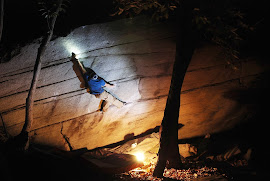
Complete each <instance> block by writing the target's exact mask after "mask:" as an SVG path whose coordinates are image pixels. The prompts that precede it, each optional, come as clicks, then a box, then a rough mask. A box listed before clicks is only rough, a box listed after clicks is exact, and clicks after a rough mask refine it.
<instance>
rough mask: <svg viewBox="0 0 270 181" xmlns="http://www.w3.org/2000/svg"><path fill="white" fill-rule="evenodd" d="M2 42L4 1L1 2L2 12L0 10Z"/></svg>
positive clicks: (0, 38)
mask: <svg viewBox="0 0 270 181" xmlns="http://www.w3.org/2000/svg"><path fill="white" fill-rule="evenodd" d="M0 11H1V12H0V13H1V14H0V42H1V40H2V34H3V26H4V0H1V10H0Z"/></svg>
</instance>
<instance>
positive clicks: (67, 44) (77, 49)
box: [63, 41, 82, 58]
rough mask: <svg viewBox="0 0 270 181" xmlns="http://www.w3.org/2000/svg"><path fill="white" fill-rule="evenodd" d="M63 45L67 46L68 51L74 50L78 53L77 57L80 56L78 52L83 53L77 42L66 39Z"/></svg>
mask: <svg viewBox="0 0 270 181" xmlns="http://www.w3.org/2000/svg"><path fill="white" fill-rule="evenodd" d="M63 45H64V46H65V48H66V49H67V51H68V52H69V53H70V54H71V53H72V52H74V53H75V54H76V55H77V58H80V57H79V56H78V54H80V53H82V52H81V50H80V48H79V47H78V46H76V44H75V43H72V42H69V41H65V42H63Z"/></svg>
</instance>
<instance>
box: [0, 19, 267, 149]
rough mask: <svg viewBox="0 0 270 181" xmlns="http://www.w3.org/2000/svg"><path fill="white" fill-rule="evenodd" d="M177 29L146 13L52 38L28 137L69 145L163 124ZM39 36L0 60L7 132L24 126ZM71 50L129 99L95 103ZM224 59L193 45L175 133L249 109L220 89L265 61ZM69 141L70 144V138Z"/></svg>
mask: <svg viewBox="0 0 270 181" xmlns="http://www.w3.org/2000/svg"><path fill="white" fill-rule="evenodd" d="M174 39H175V32H174V28H173V26H172V25H171V24H170V23H153V22H152V23H151V22H150V21H148V20H147V19H145V18H136V19H133V20H119V21H115V22H110V23H104V24H95V25H89V26H83V27H80V28H77V29H75V30H74V31H72V32H71V33H70V34H69V35H68V36H66V37H60V38H57V39H55V40H53V41H51V42H50V44H49V46H48V49H47V50H46V53H45V55H44V57H42V70H41V75H40V79H39V83H38V89H37V91H36V95H35V106H34V124H33V126H32V131H31V141H32V142H35V143H40V144H46V145H50V146H55V147H58V148H60V149H64V150H69V149H70V147H72V148H73V149H79V148H82V147H87V148H88V149H92V148H96V147H101V146H105V145H108V144H111V143H115V142H118V141H121V140H123V139H126V138H127V137H129V136H133V135H138V134H141V133H143V132H145V131H147V130H149V129H151V128H154V127H156V126H158V125H160V124H161V121H162V118H163V111H164V108H165V104H166V99H167V95H168V91H169V86H170V79H171V72H172V65H173V61H174V54H175V41H174ZM39 43H40V40H36V41H34V42H33V43H31V44H29V45H27V46H25V47H23V48H22V49H21V53H20V54H19V55H18V56H16V57H14V58H12V59H11V60H10V61H9V62H7V63H2V64H1V65H0V84H1V90H0V111H1V114H2V117H3V120H4V122H5V124H6V126H7V128H8V131H9V132H10V133H11V134H12V135H17V134H18V133H19V132H20V130H21V129H22V126H23V123H24V116H25V99H26V96H27V94H28V89H29V87H30V82H31V80H32V74H33V72H32V70H33V65H34V61H35V57H36V53H37V49H38V47H39ZM71 52H75V53H76V54H77V55H78V58H79V60H80V61H82V63H83V64H84V66H85V67H89V68H91V69H93V70H94V71H96V72H97V73H98V74H99V75H100V76H101V77H103V78H104V79H105V80H107V81H109V82H112V83H116V84H117V87H116V88H115V89H112V90H110V91H111V92H112V93H114V94H116V95H117V96H118V97H119V98H120V99H122V100H124V101H126V102H128V104H127V105H125V106H124V107H123V108H121V109H118V108H116V107H114V106H111V107H110V108H109V110H108V111H107V112H105V113H100V112H98V111H97V109H98V107H99V103H100V100H99V99H97V98H95V96H93V95H90V94H89V93H88V92H87V90H86V89H85V88H83V81H82V79H81V77H80V74H79V72H78V68H77V66H76V65H74V64H73V63H72V62H71V61H70V56H71ZM238 67H240V68H239V69H233V68H232V67H231V66H229V65H228V63H227V59H226V57H225V56H224V55H223V53H222V49H220V48H218V47H216V46H213V45H203V46H201V47H200V48H197V49H196V51H195V53H194V55H193V58H192V61H191V64H190V66H189V68H188V72H187V75H186V77H185V81H184V85H183V89H182V95H181V108H180V118H179V123H181V124H183V125H184V126H183V127H182V128H181V129H180V130H179V138H189V137H194V136H201V135H205V134H207V133H214V132H220V131H223V130H226V129H230V128H232V127H233V126H235V125H236V124H238V123H239V122H241V121H242V120H243V118H245V117H246V116H247V114H248V113H249V112H248V111H249V110H248V107H247V106H245V105H242V104H240V103H239V102H237V101H236V100H234V99H231V98H228V97H226V96H225V95H226V94H227V93H228V92H230V91H231V90H234V89H242V88H245V87H248V86H249V85H250V84H251V83H252V82H253V81H254V80H255V79H256V77H257V76H259V75H260V74H261V73H262V72H264V70H265V69H266V67H263V66H259V65H258V64H257V63H256V60H255V59H251V58H250V59H245V60H240V61H239V63H238ZM67 141H68V142H69V146H68V143H67Z"/></svg>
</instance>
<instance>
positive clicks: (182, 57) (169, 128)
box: [153, 2, 193, 177]
mask: <svg viewBox="0 0 270 181" xmlns="http://www.w3.org/2000/svg"><path fill="white" fill-rule="evenodd" d="M191 16H192V9H191V6H190V5H189V4H187V3H186V2H183V3H182V4H181V7H179V10H178V18H179V19H178V25H177V28H178V31H177V32H178V34H177V42H176V55H175V61H174V66H173V72H172V78H171V85H170V91H169V95H168V98H167V103H166V108H165V111H164V117H163V120H162V123H161V130H160V131H161V136H160V148H159V153H158V154H159V156H158V162H157V165H156V168H155V171H154V174H153V175H154V176H157V177H162V176H163V172H164V169H165V167H166V166H167V167H168V168H179V167H181V164H182V162H181V158H180V154H179V148H178V118H179V112H180V93H181V88H182V84H183V81H184V77H185V74H186V71H187V68H188V65H189V63H190V60H191V57H192V54H193V47H192V44H193V43H192V32H191V20H192V18H191ZM166 164H167V165H166Z"/></svg>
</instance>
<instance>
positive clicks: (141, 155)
mask: <svg viewBox="0 0 270 181" xmlns="http://www.w3.org/2000/svg"><path fill="white" fill-rule="evenodd" d="M134 155H135V156H136V158H137V160H138V161H140V162H143V161H144V159H145V157H144V154H143V152H137V153H135V154H134Z"/></svg>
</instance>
